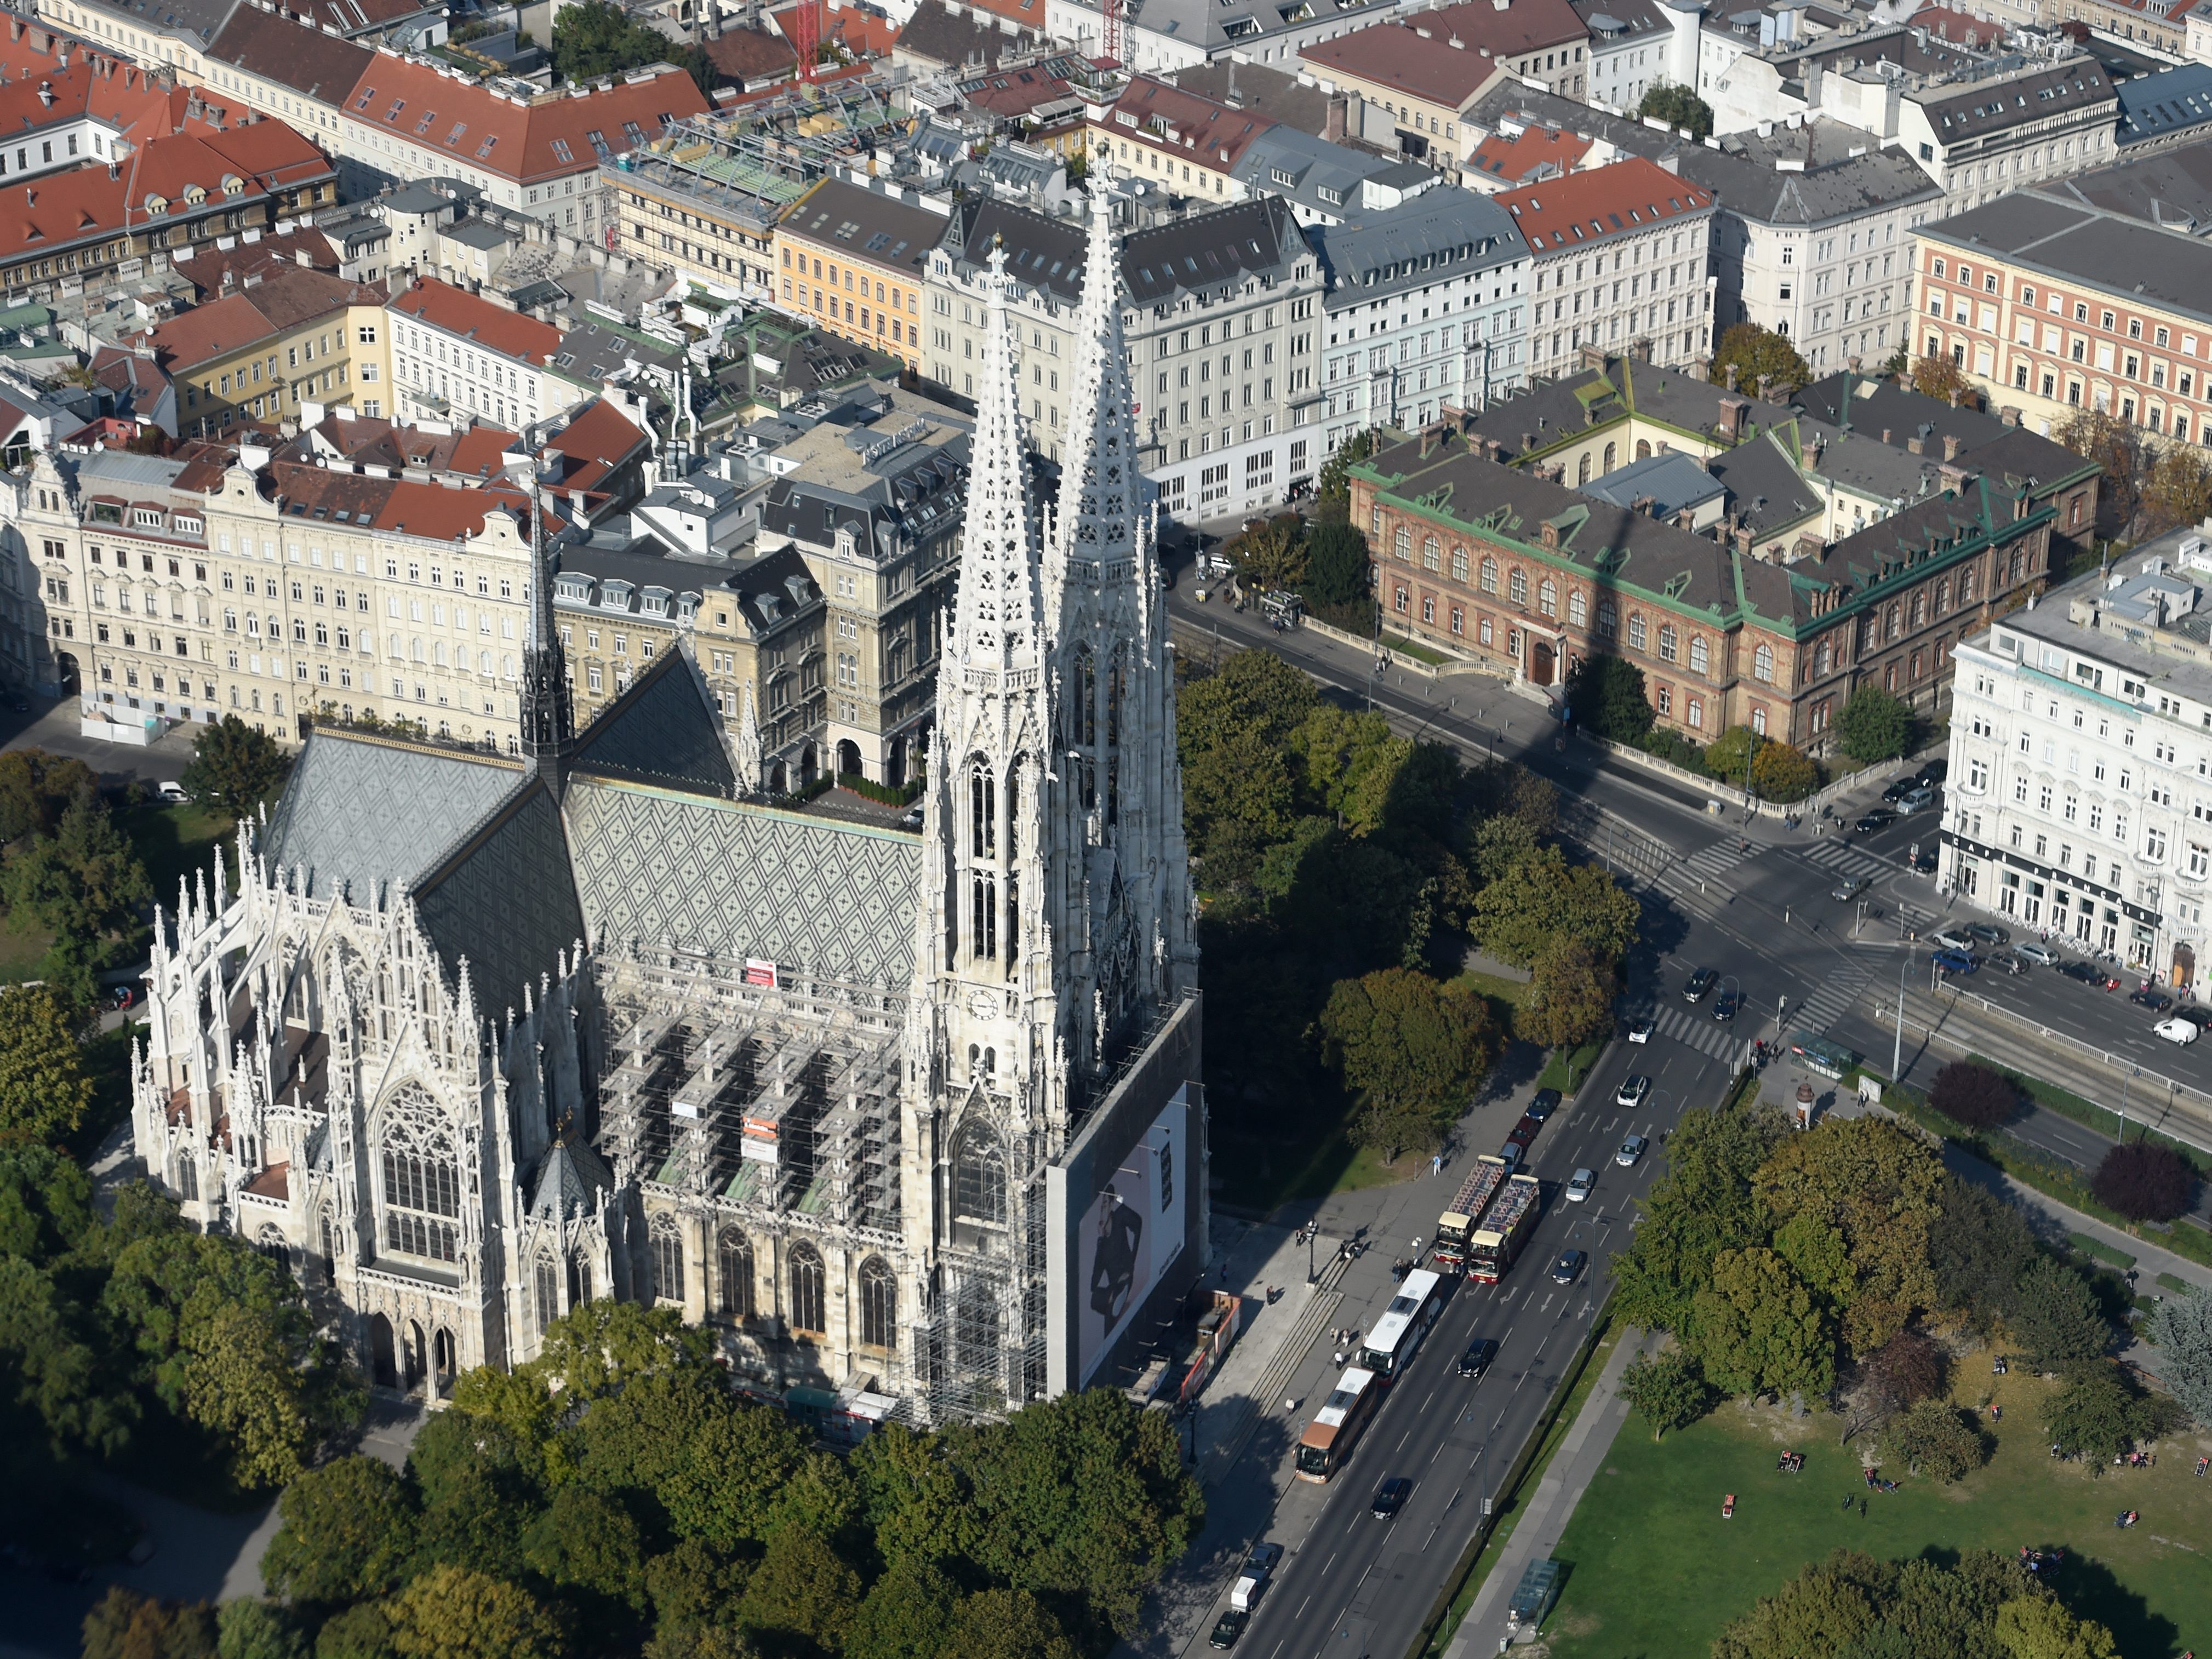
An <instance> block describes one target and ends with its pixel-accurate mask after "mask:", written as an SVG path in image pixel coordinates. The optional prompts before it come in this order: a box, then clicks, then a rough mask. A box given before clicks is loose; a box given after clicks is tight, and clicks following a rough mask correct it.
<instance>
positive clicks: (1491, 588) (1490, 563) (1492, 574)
mask: <svg viewBox="0 0 2212 1659" xmlns="http://www.w3.org/2000/svg"><path fill="white" fill-rule="evenodd" d="M1482 591H1483V592H1486V593H1495V592H1497V591H1498V561H1497V560H1495V559H1492V558H1489V557H1485V558H1484V560H1483V562H1482Z"/></svg>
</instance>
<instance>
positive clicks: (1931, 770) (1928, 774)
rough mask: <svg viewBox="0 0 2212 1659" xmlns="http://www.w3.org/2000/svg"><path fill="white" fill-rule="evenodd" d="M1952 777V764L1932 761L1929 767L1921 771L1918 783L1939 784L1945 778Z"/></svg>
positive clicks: (1926, 766)
mask: <svg viewBox="0 0 2212 1659" xmlns="http://www.w3.org/2000/svg"><path fill="white" fill-rule="evenodd" d="M1950 775H1951V763H1950V762H1949V761H1948V760H1932V761H1929V763H1928V764H1927V765H1925V766H1923V767H1922V768H1921V769H1920V772H1919V775H1918V777H1917V780H1916V781H1917V782H1921V783H1928V784H1937V783H1941V782H1942V781H1943V780H1944V779H1945V778H1947V777H1948V776H1950Z"/></svg>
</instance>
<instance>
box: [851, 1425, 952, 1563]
mask: <svg viewBox="0 0 2212 1659" xmlns="http://www.w3.org/2000/svg"><path fill="white" fill-rule="evenodd" d="M852 1467H853V1476H854V1480H855V1481H856V1482H857V1483H858V1485H859V1486H860V1512H861V1515H862V1517H863V1519H864V1520H865V1521H866V1525H867V1528H868V1532H869V1536H870V1538H871V1539H872V1541H873V1543H874V1545H875V1549H876V1553H877V1554H878V1556H879V1557H881V1558H882V1559H884V1561H885V1562H887V1563H889V1564H890V1565H893V1566H896V1565H898V1564H899V1563H901V1562H902V1561H908V1560H915V1561H920V1562H926V1563H931V1564H941V1563H943V1562H945V1561H946V1560H949V1559H952V1558H954V1557H956V1556H959V1555H962V1554H964V1553H967V1551H968V1550H969V1548H970V1547H971V1541H970V1540H969V1536H968V1534H969V1509H968V1490H967V1484H966V1482H965V1481H964V1480H963V1479H962V1477H961V1474H960V1468H959V1466H958V1465H957V1463H955V1462H953V1460H952V1459H951V1456H950V1455H948V1454H947V1451H946V1448H945V1442H944V1441H943V1440H942V1439H941V1438H940V1437H938V1436H935V1435H925V1434H916V1433H915V1432H914V1431H912V1430H911V1429H908V1427H906V1426H905V1425H903V1424H899V1423H887V1424H884V1425H883V1426H882V1427H881V1428H878V1429H877V1430H875V1431H872V1433H871V1434H870V1435H869V1436H868V1437H867V1438H866V1440H863V1441H862V1442H861V1443H860V1445H859V1446H858V1447H857V1448H855V1449H854V1452H853V1456H852Z"/></svg>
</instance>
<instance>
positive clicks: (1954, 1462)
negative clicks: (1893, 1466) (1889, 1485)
mask: <svg viewBox="0 0 2212 1659" xmlns="http://www.w3.org/2000/svg"><path fill="white" fill-rule="evenodd" d="M1887 1444H1888V1446H1889V1448H1890V1449H1891V1450H1892V1451H1893V1453H1894V1454H1895V1455H1897V1456H1898V1457H1899V1458H1901V1459H1903V1460H1904V1462H1905V1466H1906V1467H1907V1468H1910V1469H1911V1471H1912V1473H1913V1474H1917V1475H1921V1476H1924V1477H1925V1478H1926V1479H1928V1480H1940V1481H1942V1483H1943V1484H1944V1485H1945V1486H1949V1485H1950V1484H1952V1483H1953V1482H1954V1481H1958V1480H1965V1479H1966V1477H1967V1476H1968V1475H1970V1474H1972V1473H1973V1472H1974V1471H1975V1470H1976V1469H1978V1468H1981V1467H1982V1465H1983V1464H1984V1463H1985V1462H1988V1461H1989V1455H1990V1449H1989V1444H1988V1443H1987V1442H1986V1441H1984V1439H1983V1438H1982V1437H1981V1433H1980V1431H1978V1429H1976V1428H1975V1427H1974V1425H1973V1424H1972V1421H1971V1420H1970V1419H1968V1418H1967V1417H1966V1414H1965V1413H1962V1412H1961V1411H1960V1409H1959V1408H1958V1407H1956V1406H1954V1405H1952V1404H1950V1403H1949V1402H1948V1401H1942V1400H1923V1401H1920V1402H1919V1404H1917V1405H1916V1406H1914V1407H1912V1408H1911V1410H1910V1411H1907V1412H1906V1413H1905V1414H1904V1415H1903V1416H1901V1417H1899V1418H1898V1419H1896V1420H1895V1421H1894V1422H1893V1423H1892V1424H1891V1425H1889V1429H1888V1431H1887Z"/></svg>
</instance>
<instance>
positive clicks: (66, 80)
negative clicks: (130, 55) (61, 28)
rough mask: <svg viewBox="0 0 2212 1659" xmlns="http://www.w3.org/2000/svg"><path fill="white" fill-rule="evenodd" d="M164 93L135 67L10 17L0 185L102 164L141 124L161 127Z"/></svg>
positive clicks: (166, 121)
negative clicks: (91, 164)
mask: <svg viewBox="0 0 2212 1659" xmlns="http://www.w3.org/2000/svg"><path fill="white" fill-rule="evenodd" d="M170 92H171V88H169V87H168V86H167V84H165V83H164V82H161V81H160V80H158V79H156V78H155V76H150V75H149V74H148V73H147V72H146V71H145V70H142V69H140V68H138V66H137V64H132V63H130V62H128V61H125V60H120V59H118V58H115V57H114V56H113V55H112V54H111V53H106V52H94V51H91V50H89V49H88V47H87V46H85V44H84V43H83V42H82V41H81V40H68V39H64V37H63V36H62V35H60V34H58V33H55V32H53V31H52V30H51V29H48V28H46V27H43V26H42V25H40V24H37V23H29V22H26V21H24V20H23V19H22V18H21V17H15V16H10V17H9V19H8V22H7V35H6V39H5V40H0V183H6V182H9V181H12V180H15V179H27V178H30V177H33V176H34V175H36V174H39V173H53V172H56V171H58V170H59V169H63V168H67V167H82V166H83V165H85V163H87V162H88V161H106V160H107V159H108V157H109V156H110V155H113V154H114V153H115V151H114V145H115V144H116V143H117V142H118V140H121V139H124V138H126V137H131V135H133V134H134V133H139V132H140V129H141V128H142V127H143V128H146V129H148V130H149V131H155V132H167V131H170V130H171V129H172V128H173V126H174V125H175V120H174V117H173V112H172V109H171V99H170V95H169V94H170ZM141 136H143V134H142V135H141Z"/></svg>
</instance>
